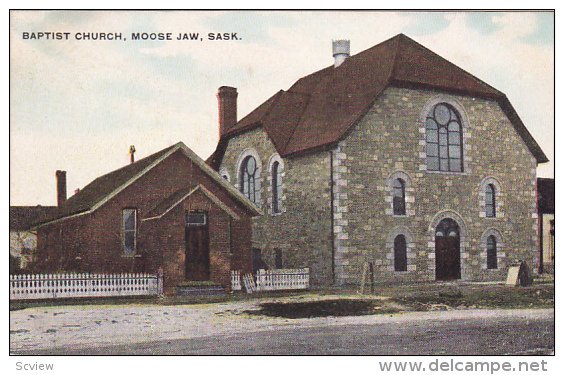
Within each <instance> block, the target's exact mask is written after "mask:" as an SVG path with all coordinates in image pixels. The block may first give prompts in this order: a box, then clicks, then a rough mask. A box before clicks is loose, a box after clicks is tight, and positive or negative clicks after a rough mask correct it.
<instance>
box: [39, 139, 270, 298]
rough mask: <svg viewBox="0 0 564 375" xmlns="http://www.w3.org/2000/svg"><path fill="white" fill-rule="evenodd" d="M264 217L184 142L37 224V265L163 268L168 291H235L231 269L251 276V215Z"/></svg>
mask: <svg viewBox="0 0 564 375" xmlns="http://www.w3.org/2000/svg"><path fill="white" fill-rule="evenodd" d="M133 151H134V150H133ZM58 175H59V174H58ZM58 186H59V194H58V195H61V196H63V195H64V196H65V197H66V194H62V193H60V189H63V188H64V187H63V186H62V184H58ZM259 214H260V211H259V210H258V209H257V208H256V207H255V206H254V205H253V204H251V202H249V201H248V200H247V199H246V198H245V197H244V196H243V195H242V194H241V193H240V192H239V191H237V189H235V188H233V187H232V186H231V185H230V184H229V183H228V182H227V181H225V180H224V179H222V178H221V177H220V176H219V175H218V174H217V173H216V172H215V171H213V170H212V169H211V168H210V167H209V166H208V165H207V164H206V163H205V162H204V161H203V160H202V159H200V158H199V157H198V156H197V155H196V154H194V152H192V151H191V150H190V149H189V148H188V147H186V146H185V145H184V144H183V143H181V142H180V143H177V144H176V145H174V146H171V147H168V148H165V149H163V150H161V151H159V152H157V153H155V154H152V155H150V156H148V157H146V158H143V159H141V160H139V161H136V162H135V161H134V160H133V156H132V158H131V163H130V164H128V165H127V166H125V167H123V168H120V169H118V170H115V171H113V172H111V173H108V174H106V175H103V176H101V177H98V178H97V179H95V180H94V181H92V182H91V183H90V184H88V185H86V186H85V187H84V188H83V189H81V190H80V191H78V192H77V193H76V194H75V195H73V196H71V197H70V198H69V199H67V200H64V199H63V202H62V204H61V205H60V207H58V209H57V210H56V212H55V213H54V214H53V215H51V217H49V218H48V219H46V220H43V221H42V222H41V223H39V224H37V226H36V230H37V256H36V261H35V262H34V265H33V266H34V269H35V270H36V271H40V272H60V271H75V272H101V273H121V272H151V273H153V272H157V271H158V270H159V269H162V270H163V272H164V288H165V293H168V294H171V293H174V291H175V288H176V287H177V286H178V285H180V284H182V283H184V282H185V281H213V282H216V283H219V284H222V285H224V286H226V287H229V285H230V270H242V271H243V272H250V271H251V217H253V216H256V215H259Z"/></svg>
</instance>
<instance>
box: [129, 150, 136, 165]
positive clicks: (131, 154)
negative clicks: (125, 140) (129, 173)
mask: <svg viewBox="0 0 564 375" xmlns="http://www.w3.org/2000/svg"><path fill="white" fill-rule="evenodd" d="M129 162H130V163H131V164H133V163H135V146H134V145H131V146H129Z"/></svg>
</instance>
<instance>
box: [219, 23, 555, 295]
mask: <svg viewBox="0 0 564 375" xmlns="http://www.w3.org/2000/svg"><path fill="white" fill-rule="evenodd" d="M445 43H448V41H445ZM468 53H471V49H470V48H469V52H468ZM349 55H350V49H349V42H348V41H334V42H333V56H334V57H335V63H334V65H331V66H329V67H327V68H324V69H322V70H319V71H317V72H314V73H312V74H310V75H307V76H305V77H303V78H300V79H299V80H298V81H297V82H296V83H294V85H292V86H291V87H290V88H289V89H288V90H286V91H284V90H280V91H278V92H277V93H275V94H274V95H273V96H272V97H271V98H269V99H268V100H266V101H265V102H264V103H262V104H261V105H259V106H258V107H257V108H256V109H255V110H253V111H252V112H251V113H249V114H248V115H247V116H245V117H243V118H242V119H241V120H239V121H237V99H236V98H237V91H236V89H235V88H232V87H221V88H220V89H219V92H218V98H219V107H220V108H219V114H220V141H219V144H218V146H217V149H216V151H215V153H214V154H213V155H212V156H211V157H210V158H209V159H208V162H209V163H210V164H211V165H213V166H214V168H215V169H216V170H217V171H218V172H219V173H220V174H221V175H222V176H223V177H224V178H225V179H226V180H228V181H230V182H231V184H232V185H233V186H234V187H236V188H237V189H238V190H239V191H240V192H241V193H242V194H244V195H245V196H246V197H247V198H248V199H249V200H250V201H252V202H253V203H254V204H255V205H256V206H257V207H258V208H260V209H262V210H264V212H265V214H264V215H263V216H261V217H256V218H254V219H253V257H254V259H255V262H256V263H257V264H258V263H260V262H261V261H263V262H265V263H266V264H268V265H269V266H270V267H277V266H283V267H290V268H292V267H309V268H310V270H311V277H312V283H313V284H316V285H344V284H356V283H359V282H360V279H361V276H362V273H363V267H364V264H365V263H366V262H370V263H372V265H373V267H374V274H375V278H376V281H379V282H391V283H401V282H405V281H411V282H413V281H429V280H453V279H462V280H470V281H487V280H502V279H504V278H505V277H506V275H507V268H508V266H509V264H510V263H512V262H515V261H517V260H525V261H527V262H528V263H529V264H533V265H538V261H539V260H538V256H537V255H538V251H537V225H538V224H537V210H536V199H535V185H536V170H537V165H538V163H544V162H547V161H548V159H547V157H546V156H545V154H544V153H543V151H542V150H541V148H540V147H539V145H538V144H537V143H536V141H535V140H534V139H533V137H532V136H531V134H530V133H529V132H528V130H527V128H526V127H525V125H524V124H523V122H522V121H521V119H520V117H519V115H518V114H517V113H516V111H515V109H514V108H513V106H512V105H511V103H510V102H509V100H508V99H507V97H506V96H505V94H503V93H502V92H500V91H498V90H497V89H495V88H493V87H492V86H490V85H488V84H486V83H485V82H483V81H481V80H480V79H479V78H476V77H475V76H473V75H471V74H469V73H468V72H466V71H464V70H463V69H461V68H459V67H457V66H455V65H454V64H452V63H451V62H449V61H447V60H445V59H444V58H442V57H440V56H439V55H437V54H435V53H433V52H432V51H430V50H429V49H427V48H425V47H424V46H422V45H420V44H418V43H417V42H415V41H414V40H412V39H410V38H408V37H407V36H405V35H403V34H400V35H397V36H395V37H393V38H391V39H389V40H387V41H385V42H382V43H380V44H378V45H376V46H374V47H372V48H369V49H367V50H365V51H362V52H360V53H358V54H356V55H353V56H349ZM296 63H297V62H296ZM507 63H510V62H509V61H508V62H507Z"/></svg>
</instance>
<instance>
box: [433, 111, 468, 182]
mask: <svg viewBox="0 0 564 375" xmlns="http://www.w3.org/2000/svg"><path fill="white" fill-rule="evenodd" d="M425 134H426V151H427V170H430V171H442V172H462V171H463V167H462V122H461V121H460V116H459V115H458V113H457V112H456V110H455V109H454V108H453V107H452V106H451V105H449V104H447V103H439V104H437V105H435V106H434V107H433V108H432V109H431V111H429V113H428V114H427V118H426V120H425Z"/></svg>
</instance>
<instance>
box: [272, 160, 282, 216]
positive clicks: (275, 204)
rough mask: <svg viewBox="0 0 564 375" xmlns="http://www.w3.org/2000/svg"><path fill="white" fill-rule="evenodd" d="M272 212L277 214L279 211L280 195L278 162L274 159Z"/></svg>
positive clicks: (280, 184) (280, 185)
mask: <svg viewBox="0 0 564 375" xmlns="http://www.w3.org/2000/svg"><path fill="white" fill-rule="evenodd" d="M270 173H272V213H274V214H277V213H279V212H280V197H281V195H282V194H281V188H282V183H281V181H280V180H281V178H280V163H279V162H278V161H275V162H274V163H272V169H271V171H270Z"/></svg>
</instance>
